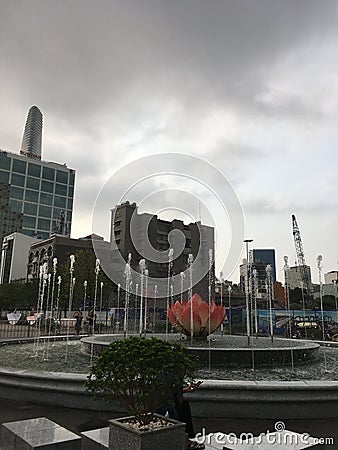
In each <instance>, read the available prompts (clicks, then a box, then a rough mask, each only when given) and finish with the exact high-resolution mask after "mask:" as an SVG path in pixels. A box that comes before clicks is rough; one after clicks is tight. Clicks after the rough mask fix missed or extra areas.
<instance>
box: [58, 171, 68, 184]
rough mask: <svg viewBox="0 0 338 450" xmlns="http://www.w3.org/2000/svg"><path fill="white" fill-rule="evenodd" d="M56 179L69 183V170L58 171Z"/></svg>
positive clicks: (59, 181)
mask: <svg viewBox="0 0 338 450" xmlns="http://www.w3.org/2000/svg"><path fill="white" fill-rule="evenodd" d="M56 181H57V182H58V183H63V184H68V172H63V171H62V170H57V171H56Z"/></svg>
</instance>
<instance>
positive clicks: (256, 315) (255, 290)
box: [252, 269, 258, 339]
mask: <svg viewBox="0 0 338 450" xmlns="http://www.w3.org/2000/svg"><path fill="white" fill-rule="evenodd" d="M252 274H253V278H254V282H253V284H254V288H253V296H254V304H255V335H256V339H258V310H257V287H258V286H257V276H258V272H257V269H254V270H253V271H252Z"/></svg>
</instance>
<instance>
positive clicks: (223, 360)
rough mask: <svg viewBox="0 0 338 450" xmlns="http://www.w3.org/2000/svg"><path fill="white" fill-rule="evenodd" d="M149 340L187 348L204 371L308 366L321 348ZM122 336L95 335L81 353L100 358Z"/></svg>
mask: <svg viewBox="0 0 338 450" xmlns="http://www.w3.org/2000/svg"><path fill="white" fill-rule="evenodd" d="M146 337H147V338H152V337H157V338H161V339H168V340H169V341H170V342H177V343H180V344H182V345H184V346H186V347H187V348H188V350H189V353H191V354H192V355H193V356H195V357H196V358H198V360H199V362H200V365H201V367H210V366H211V367H218V368H227V367H229V368H230V367H269V366H276V365H278V366H281V365H286V364H288V365H290V364H292V362H293V363H294V364H300V363H305V362H309V361H313V360H315V359H316V358H317V357H318V351H319V347H320V346H319V344H317V343H315V342H309V341H303V340H298V339H297V340H296V339H282V338H274V339H273V342H271V339H270V338H267V337H258V338H255V337H253V338H251V339H250V345H248V340H247V337H246V336H221V335H212V336H211V338H210V339H206V340H191V339H189V338H183V339H182V337H181V336H180V335H178V334H169V335H165V334H148V335H147V336H146ZM123 338H124V336H123V335H122V334H107V335H92V336H88V337H84V338H82V339H81V346H82V351H84V352H85V353H91V352H93V354H94V355H95V356H97V355H99V354H100V352H101V351H103V350H104V349H105V348H106V347H107V346H108V345H109V344H111V343H112V342H114V341H116V340H120V339H123Z"/></svg>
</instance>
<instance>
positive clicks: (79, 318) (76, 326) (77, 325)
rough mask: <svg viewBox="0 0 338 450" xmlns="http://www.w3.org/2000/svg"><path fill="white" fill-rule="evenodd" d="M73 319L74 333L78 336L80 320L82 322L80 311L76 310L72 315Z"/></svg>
mask: <svg viewBox="0 0 338 450" xmlns="http://www.w3.org/2000/svg"><path fill="white" fill-rule="evenodd" d="M74 318H75V333H76V335H77V336H78V335H79V334H80V333H81V330H82V320H83V315H82V311H81V310H80V309H79V310H77V311H76V313H74Z"/></svg>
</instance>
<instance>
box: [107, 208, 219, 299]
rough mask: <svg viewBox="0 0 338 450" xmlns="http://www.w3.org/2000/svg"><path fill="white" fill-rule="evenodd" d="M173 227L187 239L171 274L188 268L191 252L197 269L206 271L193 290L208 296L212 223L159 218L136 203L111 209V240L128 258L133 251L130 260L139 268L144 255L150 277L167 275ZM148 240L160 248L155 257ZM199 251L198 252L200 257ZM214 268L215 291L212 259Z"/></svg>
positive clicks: (174, 261) (176, 257)
mask: <svg viewBox="0 0 338 450" xmlns="http://www.w3.org/2000/svg"><path fill="white" fill-rule="evenodd" d="M172 231H179V233H180V234H181V236H184V240H185V243H184V248H183V250H182V251H181V253H180V254H178V255H175V254H174V255H173V262H172V275H179V274H180V273H181V272H184V271H185V270H186V269H187V268H188V256H189V254H192V255H193V257H194V262H195V263H196V265H198V267H197V266H196V268H195V270H196V271H199V270H200V273H205V274H206V275H205V276H204V277H203V278H202V279H201V280H200V282H198V283H196V285H195V286H194V290H193V292H197V293H199V294H200V295H201V296H202V297H203V298H204V299H206V300H207V299H208V287H209V283H210V279H209V270H208V265H209V251H211V252H212V255H214V229H213V228H212V227H209V226H206V225H201V223H200V222H196V223H190V224H184V223H183V221H181V220H173V221H171V222H169V221H166V220H162V219H160V218H159V217H158V216H157V215H153V214H148V213H143V214H139V213H138V210H137V205H136V204H135V203H132V204H130V203H129V202H125V203H122V204H121V205H117V206H116V207H115V208H114V209H113V210H112V220H111V238H110V240H111V242H112V243H114V244H115V245H116V247H117V250H118V252H119V253H120V255H121V256H122V257H123V259H124V260H125V261H127V259H128V255H129V253H130V256H131V264H132V267H133V268H134V269H135V270H136V271H137V270H138V264H139V261H140V260H141V259H143V258H145V259H146V264H147V269H148V271H149V276H150V277H154V278H166V277H167V276H168V262H167V261H168V251H169V248H170V247H171V244H170V242H169V241H170V239H169V235H170V233H171V232H172ZM173 239H175V238H173ZM148 243H149V244H150V245H151V247H152V249H154V250H155V251H156V252H157V260H156V261H152V260H151V258H147V256H146V253H147V250H146V248H147V245H148ZM159 252H161V254H160V253H159ZM197 255H199V257H198V258H197ZM161 257H162V259H163V260H162V261H161V260H160V259H161ZM211 271H212V275H211V280H212V287H211V289H212V293H214V263H212V267H211Z"/></svg>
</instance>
